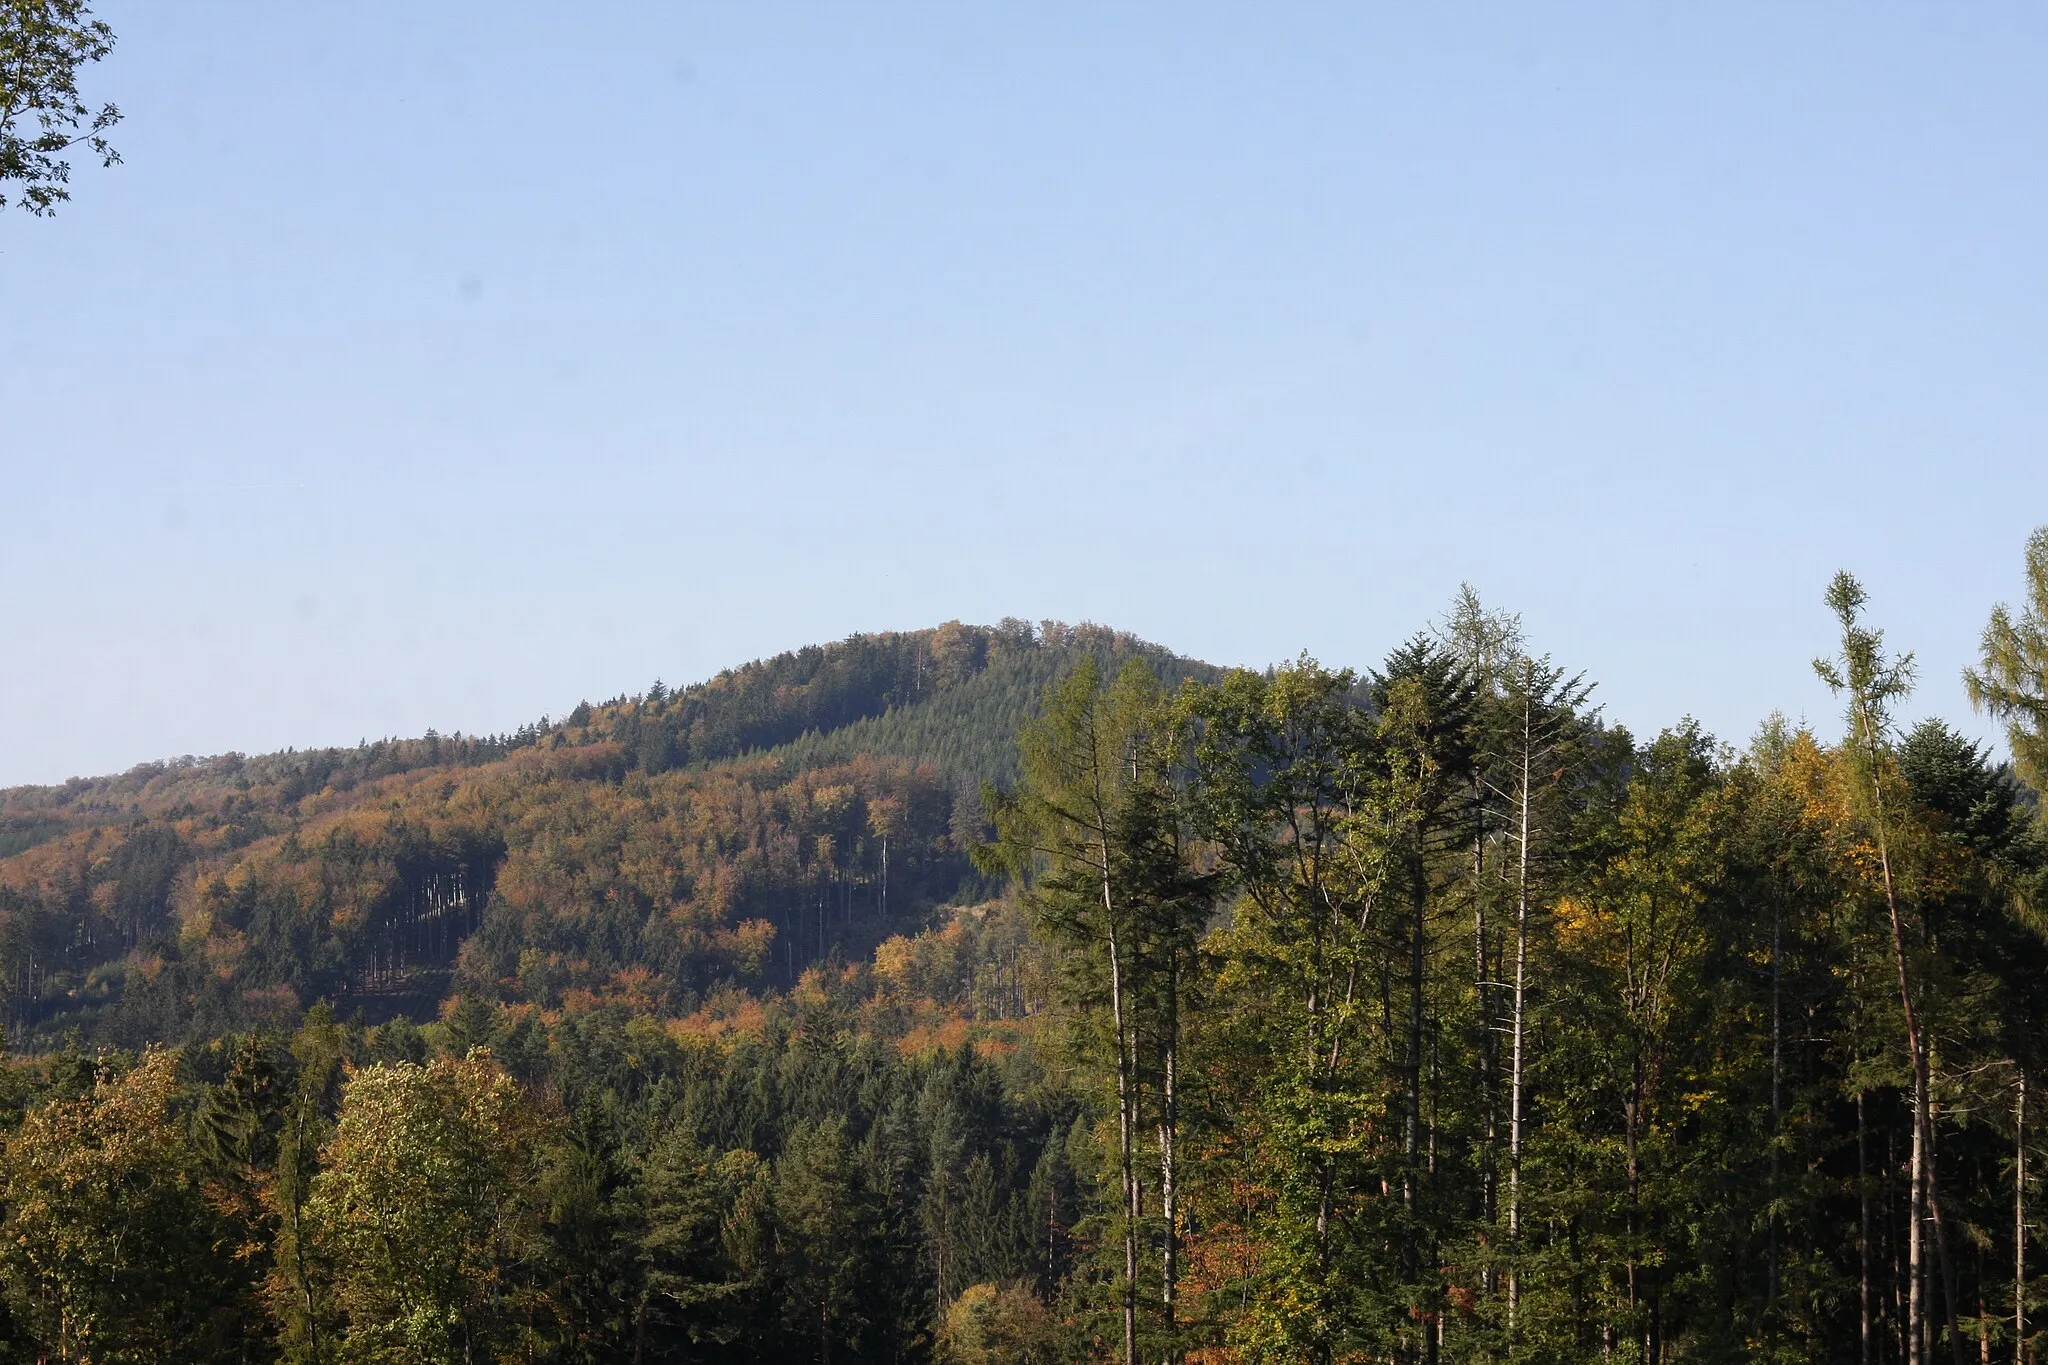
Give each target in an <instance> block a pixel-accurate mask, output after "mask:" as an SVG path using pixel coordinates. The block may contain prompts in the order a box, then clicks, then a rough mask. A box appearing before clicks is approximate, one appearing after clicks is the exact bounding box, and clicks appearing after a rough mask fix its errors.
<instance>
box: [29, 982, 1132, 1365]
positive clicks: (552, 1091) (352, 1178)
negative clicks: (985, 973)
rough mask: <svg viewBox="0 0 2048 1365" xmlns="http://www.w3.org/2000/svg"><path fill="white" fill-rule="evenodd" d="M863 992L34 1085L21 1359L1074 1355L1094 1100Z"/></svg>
mask: <svg viewBox="0 0 2048 1365" xmlns="http://www.w3.org/2000/svg"><path fill="white" fill-rule="evenodd" d="M850 989H851V988H850V987H849V986H848V984H847V981H846V980H843V979H841V978H838V977H833V976H829V975H816V974H814V976H813V978H812V980H811V982H809V983H807V986H806V988H805V989H804V990H801V991H799V992H796V993H795V994H794V996H793V997H792V999H791V1000H790V1001H789V1002H788V1003H787V1004H782V1005H777V1006H775V1007H773V1008H771V1009H770V1010H768V1011H766V1012H765V1013H764V1014H763V1015H762V1016H761V1017H760V1019H759V1020H758V1021H757V1023H756V1026H755V1027H754V1029H753V1030H752V1031H750V1032H748V1033H746V1034H743V1035H734V1036H730V1037H728V1038H726V1039H725V1040H724V1041H723V1042H722V1043H713V1042H710V1041H706V1040H705V1039H703V1038H700V1037H696V1036H693V1035H691V1034H689V1033H688V1032H684V1031H679V1030H676V1029H672V1028H671V1029H664V1028H663V1027H662V1026H661V1025H660V1024H658V1023H656V1022H655V1021H654V1020H652V1019H651V1018H649V1017H646V1016H644V1015H641V1016H635V1015H629V1014H628V1013H627V1012H626V1011H625V1010H623V1009H619V1008H616V1007H614V1008H608V1009H600V1010H596V1011H592V1012H589V1013H586V1014H583V1015H580V1016H577V1017H576V1018H574V1019H569V1020H559V1021H557V1022H555V1023H554V1024H553V1025H549V1024H546V1023H544V1022H542V1020H541V1018H540V1016H539V1014H538V1013H537V1012H535V1011H532V1010H530V1009H519V1010H512V1011H506V1010H501V1009H498V1008H496V1007H493V1006H491V1005H489V1004H487V1003H485V1002H482V1001H479V1000H475V999H473V998H466V999H462V1000H459V1001H457V1002H455V1003H454V1004H453V1006H452V1007H451V1008H450V1010H449V1011H448V1013H447V1017H446V1018H445V1019H444V1020H442V1021H439V1022H436V1023H434V1024H432V1025H430V1026H429V1027H428V1028H426V1029H424V1030H422V1029H419V1028H416V1027H414V1026H413V1025H412V1024H411V1023H410V1021H406V1020H396V1021H393V1022H392V1023H390V1024H387V1025H383V1026H380V1027H377V1028H371V1029H364V1028H362V1027H360V1026H349V1025H344V1024H342V1023H339V1022H337V1021H336V1019H335V1018H334V1016H333V1014H332V1013H331V1012H330V1011H328V1010H326V1009H325V1008H324V1007H322V1008H317V1009H315V1010H313V1011H311V1012H309V1013H308V1015H307V1016H306V1017H305V1019H304V1020H303V1022H302V1023H301V1024H300V1025H299V1027H297V1028H296V1029H295V1030H292V1031H289V1032H284V1033H258V1034H252V1035H243V1036H238V1037H228V1038H223V1039H221V1040H219V1041H217V1042H215V1043H212V1044H209V1045H205V1046H198V1047H193V1048H189V1049H186V1050H185V1051H184V1052H183V1053H182V1054H174V1053H171V1052H166V1051H162V1050H156V1049H150V1050H145V1051H143V1052H142V1053H140V1054H139V1055H138V1054H129V1055H126V1056H123V1055H119V1054H111V1053H101V1054H98V1055H96V1056H95V1055H88V1054H83V1053H77V1052H66V1053H62V1054H58V1055H54V1056H52V1057H49V1058H46V1059H44V1060H43V1061H42V1062H40V1063H38V1064H36V1065H34V1066H32V1067H27V1068H19V1067H18V1068H16V1069H15V1070H13V1071H12V1072H11V1073H9V1074H8V1076H7V1078H6V1087H5V1093H4V1094H0V1103H4V1104H5V1105H6V1107H7V1110H8V1114H7V1136H6V1144H5V1148H4V1152H0V1201H4V1222H0V1353H4V1354H5V1355H6V1356H7V1357H9V1358H15V1359H21V1360H77V1361H99V1360H163V1359H179V1360H191V1361H216V1360H217V1361H245V1360H274V1359H278V1358H280V1357H284V1358H290V1359H301V1360H316V1361H317V1360H409V1361H428V1360H439V1361H457V1360H460V1361H470V1362H475V1361H484V1360H493V1359H503V1360H511V1359H520V1360H561V1361H592V1360H627V1359H632V1360H642V1361H732V1362H747V1361H761V1362H770V1361H787V1360H799V1359H810V1358H817V1359H840V1360H876V1361H880V1360H905V1359H918V1358H924V1357H927V1356H928V1355H929V1354H930V1352H931V1350H932V1348H933V1344H934V1340H935V1338H936V1337H938V1336H944V1335H945V1334H946V1331H947V1328H946V1326H945V1321H944V1314H945V1309H946V1307H947V1305H949V1304H955V1303H958V1302H960V1301H961V1300H962V1298H963V1296H964V1297H965V1298H966V1299H967V1301H969V1302H970V1303H979V1302H980V1301H981V1300H982V1299H983V1298H988V1299H989V1300H990V1301H991V1302H992V1303H993V1305H994V1306H995V1307H996V1308H997V1309H998V1310H1000V1312H1002V1313H1005V1314H1007V1315H1008V1316H1009V1317H1010V1318H1012V1319H1014V1323H1012V1324H1011V1325H1010V1326H1007V1327H1005V1328H1003V1329H1002V1330H1010V1331H1013V1332H1015V1333H1021V1334H1022V1336H1021V1338H1020V1339H1023V1340H1027V1341H1028V1342H1029V1343H1031V1344H1032V1345H1033V1348H1034V1349H1050V1348H1051V1347H1052V1346H1053V1344H1054V1343H1055V1342H1056V1341H1058V1340H1059V1339H1060V1335H1061V1332H1062V1330H1063V1329H1062V1328H1061V1327H1060V1326H1059V1323H1058V1321H1057V1320H1056V1317H1055V1315H1054V1314H1053V1313H1052V1312H1051V1311H1049V1310H1047V1309H1046V1308H1045V1307H1044V1304H1045V1302H1047V1301H1048V1300H1057V1298H1058V1295H1059V1294H1060V1292H1061V1287H1062V1285H1064V1284H1065V1283H1066V1281H1067V1279H1068V1278H1069V1275H1070V1272H1071V1267H1072V1264H1073V1247H1074V1245H1075V1233H1074V1227H1075V1223H1076V1220H1077V1219H1078V1218H1079V1217H1080V1216H1081V1212H1082V1206H1081V1202H1080V1200H1081V1194H1080V1192H1081V1191H1082V1190H1083V1189H1084V1188H1085V1187H1086V1186H1087V1185H1088V1184H1089V1182H1090V1181H1091V1179H1092V1177H1091V1176H1090V1175H1089V1174H1088V1171H1089V1163H1092V1162H1093V1161H1094V1160H1095V1159H1096V1152H1095V1148H1094V1146H1093V1144H1092V1143H1090V1142H1089V1141H1088V1139H1087V1129H1086V1127H1085V1124H1083V1123H1082V1122H1081V1121H1080V1119H1079V1116H1078V1113H1077V1110H1076V1108H1075V1105H1074V1102H1073V1100H1072V1099H1071V1098H1070V1097H1069V1096H1068V1095H1067V1094H1065V1093H1064V1092H1063V1091H1062V1089H1061V1088H1060V1087H1058V1086H1057V1085H1056V1084H1050V1083H1048V1082H1047V1080H1046V1078H1045V1077H1044V1075H1043V1074H1042V1073H1041V1072H1040V1071H1039V1069H1038V1068H1037V1067H1036V1066H1035V1065H1034V1064H1033V1062H1032V1061H1031V1059H1030V1056H1029V1054H1027V1053H1020V1052H1017V1051H1016V1050H1014V1049H1013V1048H995V1049H992V1050H991V1049H989V1048H984V1049H982V1050H980V1051H977V1050H976V1049H975V1048H974V1047H972V1046H964V1045H963V1046H961V1047H957V1048H953V1049H950V1050H947V1049H940V1048H927V1049H924V1050H922V1051H920V1052H917V1053H916V1054H914V1055H908V1056H906V1055H905V1054H904V1052H903V1051H902V1050H900V1049H899V1048H897V1047H896V1046H894V1045H892V1044H890V1043H888V1042H885V1041H882V1040H880V1039H879V1038H877V1037H875V1036H874V1035H873V1034H871V1033H867V1032H865V1031H858V1032H857V1031H854V1030H852V1029H851V1028H850V1027H849V1024H850V1020H851V1014H850V1011H851V1010H852V1009H853V1008H854V1007H855V1005H856V1004H857V1003H858V1000H857V998H856V997H855V996H854V995H852V994H850V993H849V991H850ZM1076 1163H1079V1165H1078V1166H1077V1164H1076ZM997 1285H1001V1286H1005V1288H1003V1289H1002V1290H1001V1291H1000V1292H998V1291H996V1290H995V1289H994V1288H993V1286H997ZM974 1286H985V1288H982V1289H980V1290H975V1291H974V1292H972V1293H970V1290H971V1289H972V1287H974ZM956 1316H959V1315H957V1314H956ZM973 1316H974V1315H973V1314H971V1313H970V1314H969V1315H968V1319H973ZM982 1316H984V1317H985V1316H987V1315H986V1314H984V1315H982ZM986 1328H987V1324H986V1323H985V1322H981V1321H978V1320H965V1321H964V1330H965V1331H967V1332H969V1333H972V1332H978V1331H979V1332H985V1331H986ZM955 1335H959V1331H958V1330H956V1332H955Z"/></svg>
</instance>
